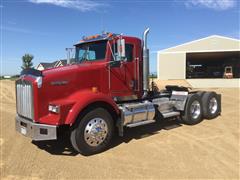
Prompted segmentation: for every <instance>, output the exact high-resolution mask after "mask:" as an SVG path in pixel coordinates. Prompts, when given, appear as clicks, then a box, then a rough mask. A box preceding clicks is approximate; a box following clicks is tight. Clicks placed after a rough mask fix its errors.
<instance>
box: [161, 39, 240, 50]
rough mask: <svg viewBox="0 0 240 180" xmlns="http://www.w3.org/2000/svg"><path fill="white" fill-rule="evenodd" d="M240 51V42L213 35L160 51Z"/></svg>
mask: <svg viewBox="0 0 240 180" xmlns="http://www.w3.org/2000/svg"><path fill="white" fill-rule="evenodd" d="M233 50H237V51H239V50H240V40H239V39H234V38H229V37H224V36H219V35H212V36H208V37H205V38H201V39H198V40H194V41H190V42H187V43H184V44H180V45H177V46H174V47H170V48H167V49H163V50H160V51H159V52H160V53H170V52H172V53H173V52H203V51H233Z"/></svg>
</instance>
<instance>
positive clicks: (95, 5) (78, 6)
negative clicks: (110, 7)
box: [28, 0, 106, 12]
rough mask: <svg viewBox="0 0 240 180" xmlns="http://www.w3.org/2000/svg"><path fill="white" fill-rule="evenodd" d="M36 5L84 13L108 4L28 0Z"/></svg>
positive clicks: (74, 0)
mask: <svg viewBox="0 0 240 180" xmlns="http://www.w3.org/2000/svg"><path fill="white" fill-rule="evenodd" d="M28 1H29V2H31V3H35V4H51V5H55V6H60V7H65V8H72V9H77V10H80V11H82V12H86V11H93V10H96V9H97V8H99V7H101V6H106V4H103V3H99V2H96V1H92V0H28Z"/></svg>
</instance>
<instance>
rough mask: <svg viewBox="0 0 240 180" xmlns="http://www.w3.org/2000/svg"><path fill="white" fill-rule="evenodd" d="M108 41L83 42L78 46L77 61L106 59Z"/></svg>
mask: <svg viewBox="0 0 240 180" xmlns="http://www.w3.org/2000/svg"><path fill="white" fill-rule="evenodd" d="M106 46H107V41H97V42H91V43H83V44H80V45H78V46H77V47H76V61H77V62H81V61H96V60H102V59H105V54H106Z"/></svg>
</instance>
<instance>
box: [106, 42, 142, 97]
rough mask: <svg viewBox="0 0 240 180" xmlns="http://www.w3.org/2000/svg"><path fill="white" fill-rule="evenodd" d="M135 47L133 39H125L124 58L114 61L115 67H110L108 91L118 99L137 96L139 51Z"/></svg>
mask: <svg viewBox="0 0 240 180" xmlns="http://www.w3.org/2000/svg"><path fill="white" fill-rule="evenodd" d="M137 48H138V47H137V43H136V42H135V41H134V40H131V39H125V58H124V60H121V61H119V62H116V64H118V65H117V66H116V67H114V65H113V66H111V67H110V82H111V83H110V93H111V95H112V97H114V98H116V99H118V100H130V99H136V98H137V96H136V94H137V92H138V91H139V76H138V75H139V72H138V71H139V68H138V67H139V52H138V51H137ZM113 61H114V60H113ZM119 63H120V64H119ZM113 64H114V63H113Z"/></svg>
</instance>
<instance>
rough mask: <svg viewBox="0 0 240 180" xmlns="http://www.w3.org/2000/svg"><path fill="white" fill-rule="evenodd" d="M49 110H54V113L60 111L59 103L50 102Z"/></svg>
mask: <svg viewBox="0 0 240 180" xmlns="http://www.w3.org/2000/svg"><path fill="white" fill-rule="evenodd" d="M48 111H49V112H53V113H59V112H60V107H59V106H57V105H52V104H49V106H48Z"/></svg>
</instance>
